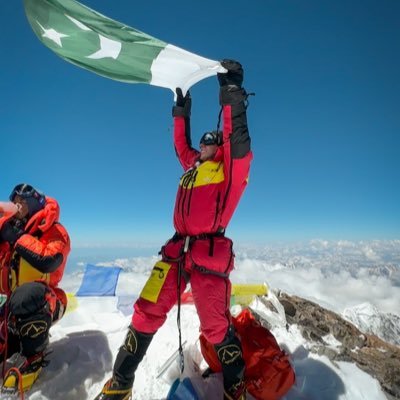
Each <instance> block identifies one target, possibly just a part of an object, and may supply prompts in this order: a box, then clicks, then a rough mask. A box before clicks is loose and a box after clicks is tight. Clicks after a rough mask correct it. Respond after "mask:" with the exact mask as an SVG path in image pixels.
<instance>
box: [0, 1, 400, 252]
mask: <svg viewBox="0 0 400 400" xmlns="http://www.w3.org/2000/svg"><path fill="white" fill-rule="evenodd" d="M82 2H83V3H84V4H85V5H87V6H89V7H91V8H93V9H95V10H96V11H99V12H101V13H102V14H105V15H107V16H109V17H111V18H113V19H116V20H118V21H120V22H123V23H125V24H127V25H129V26H132V27H134V28H136V29H139V30H141V31H143V32H146V33H148V34H150V35H152V36H154V37H156V38H158V39H161V40H163V41H165V42H167V43H171V44H174V45H176V46H179V47H181V48H183V49H185V50H188V51H191V52H193V53H196V54H199V55H201V56H204V57H207V58H211V59H214V60H221V59H224V58H232V59H236V60H239V61H240V62H241V63H242V64H243V66H244V70H245V82H244V87H245V88H246V89H247V90H248V91H249V92H255V93H256V95H255V97H252V98H251V100H250V106H249V108H248V123H249V129H250V134H251V137H252V148H253V152H254V161H253V163H252V167H251V173H250V181H249V185H248V188H247V190H246V192H245V193H244V196H243V198H242V200H241V202H240V204H239V206H238V208H237V210H236V212H235V215H234V217H233V219H232V221H231V224H230V226H229V228H228V235H230V236H231V237H232V238H234V239H235V240H236V241H238V242H240V243H242V242H243V243H244V242H251V243H256V242H258V243H267V242H268V243H269V242H274V241H284V242H285V241H298V240H310V239H314V238H323V239H327V240H331V239H332V240H339V239H348V240H370V239H398V238H399V237H400V189H399V184H398V182H399V178H400V157H399V148H400V135H399V133H400V113H399V106H400V74H399V73H398V71H399V70H400V25H399V24H398V21H399V18H400V3H399V2H398V1H396V0H339V1H321V0H310V1H307V2H299V1H294V0H280V1H272V0H264V1H253V2H251V6H250V4H249V5H248V6H247V5H244V3H238V4H236V3H235V2H233V3H232V2H227V1H220V2H214V1H213V2H211V1H209V0H205V1H202V2H201V3H198V2H197V3H196V4H194V3H193V4H191V3H187V2H185V3H183V2H180V1H169V2H165V1H161V0H155V1H151V2H132V1H128V0H120V1H117V2H110V1H104V0H103V1H102V0H84V1H82ZM0 23H1V27H2V32H3V34H2V35H1V37H0V46H1V49H2V50H1V52H2V55H1V63H0V138H1V142H0V143H1V145H0V146H1V149H2V150H3V151H2V157H1V158H0V171H1V172H0V199H1V200H7V198H8V195H9V193H10V191H11V189H12V188H13V187H14V185H15V184H17V183H20V182H28V183H31V184H33V185H34V186H36V187H38V188H39V189H41V190H42V191H44V192H45V193H46V194H47V195H49V196H52V197H55V198H56V199H57V200H58V201H59V203H60V205H61V222H63V224H64V225H65V226H66V227H67V229H68V231H69V233H70V235H71V238H72V245H73V248H84V247H95V246H103V247H104V246H110V247H113V246H128V247H129V246H132V245H133V244H137V243H141V244H142V245H144V244H146V243H154V244H157V245H160V244H161V243H163V242H164V241H165V240H166V239H167V238H168V237H170V236H171V235H172V234H173V226H172V212H173V206H174V200H175V194H176V189H177V185H178V180H179V177H180V175H181V173H182V171H181V167H180V165H179V163H178V161H177V159H176V157H175V152H174V149H173V143H172V117H171V107H172V105H173V94H172V92H171V91H170V90H168V89H164V88H159V87H154V86H149V85H144V84H135V85H132V84H126V83H121V82H116V81H112V80H109V79H106V78H103V77H100V76H98V75H95V74H93V73H91V72H89V71H86V70H83V69H80V68H78V67H76V66H74V65H72V64H69V63H67V62H65V61H64V60H62V59H61V58H59V57H58V56H56V55H55V54H54V53H53V52H51V51H50V50H49V49H48V48H46V47H44V46H43V45H42V44H41V43H40V42H39V40H38V39H37V38H36V36H35V35H34V33H33V31H32V30H31V28H30V26H29V24H28V22H27V20H26V17H25V15H24V12H23V2H22V1H12V2H10V1H9V2H1V5H0ZM191 93H192V98H193V107H192V132H193V143H194V144H196V143H198V141H199V138H200V136H201V135H202V133H203V132H204V131H206V130H210V129H214V128H215V127H216V123H217V116H218V111H219V104H218V83H217V79H216V77H211V78H208V79H205V80H203V81H201V82H199V83H197V84H196V85H195V86H193V88H192V89H191Z"/></svg>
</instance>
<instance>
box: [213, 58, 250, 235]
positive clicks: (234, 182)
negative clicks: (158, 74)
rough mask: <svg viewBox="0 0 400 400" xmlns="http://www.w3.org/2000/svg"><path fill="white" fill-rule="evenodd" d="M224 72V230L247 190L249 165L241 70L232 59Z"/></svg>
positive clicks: (227, 61)
mask: <svg viewBox="0 0 400 400" xmlns="http://www.w3.org/2000/svg"><path fill="white" fill-rule="evenodd" d="M221 64H222V66H223V67H225V68H226V69H227V70H228V72H227V73H224V74H222V73H219V74H218V81H219V84H220V103H221V105H222V107H223V153H224V173H225V181H226V185H227V186H226V190H225V196H224V200H223V213H222V218H221V225H222V227H223V228H225V227H226V226H227V224H228V222H229V220H230V219H231V217H232V214H233V212H234V211H235V209H236V206H237V204H238V202H239V200H240V197H241V195H242V193H243V191H244V189H245V188H246V185H247V181H248V176H249V170H250V162H251V160H252V158H253V155H252V152H251V149H250V143H251V141H250V136H249V130H248V127H247V114H246V104H245V101H246V99H247V94H246V91H245V90H244V89H243V88H242V83H243V69H242V66H241V65H240V64H239V63H238V62H237V61H233V60H223V61H222V62H221Z"/></svg>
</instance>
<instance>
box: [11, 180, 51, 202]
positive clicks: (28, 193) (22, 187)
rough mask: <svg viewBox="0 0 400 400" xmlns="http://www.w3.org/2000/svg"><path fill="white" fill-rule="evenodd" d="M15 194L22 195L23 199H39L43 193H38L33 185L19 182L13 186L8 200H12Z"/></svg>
mask: <svg viewBox="0 0 400 400" xmlns="http://www.w3.org/2000/svg"><path fill="white" fill-rule="evenodd" d="M16 196H19V197H22V198H23V199H28V198H31V197H33V198H36V199H40V198H41V197H43V195H42V194H41V193H39V192H38V191H37V190H36V189H35V188H34V187H33V186H31V185H28V184H26V183H20V184H19V185H17V186H15V188H14V189H13V191H12V192H11V194H10V197H9V198H10V201H14V199H15V197H16Z"/></svg>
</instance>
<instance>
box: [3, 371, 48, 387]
mask: <svg viewBox="0 0 400 400" xmlns="http://www.w3.org/2000/svg"><path fill="white" fill-rule="evenodd" d="M41 371H42V367H40V368H39V369H38V370H37V371H35V372H29V373H26V374H22V388H23V390H24V391H25V390H29V389H30V388H31V387H32V385H33V384H34V383H35V382H36V380H37V378H38V376H39V374H40V372H41ZM3 387H4V388H7V389H14V388H15V389H16V391H18V389H19V382H18V376H17V374H16V373H15V372H14V371H11V372H10V373H9V374H8V375H7V376H6V378H5V379H4V383H3Z"/></svg>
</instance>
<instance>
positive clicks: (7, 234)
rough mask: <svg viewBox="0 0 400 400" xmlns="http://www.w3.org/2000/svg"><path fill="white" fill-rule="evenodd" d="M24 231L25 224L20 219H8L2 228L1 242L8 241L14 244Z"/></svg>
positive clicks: (0, 233) (0, 232)
mask: <svg viewBox="0 0 400 400" xmlns="http://www.w3.org/2000/svg"><path fill="white" fill-rule="evenodd" d="M24 233H25V231H24V229H23V226H22V224H21V223H20V222H19V221H18V220H10V221H7V222H6V223H4V225H3V226H2V228H1V231H0V242H1V241H3V242H8V243H10V244H11V245H13V244H14V243H15V242H16V241H17V240H18V239H19V238H20V237H21V236H22V235H23V234H24Z"/></svg>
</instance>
